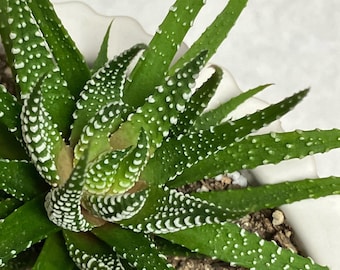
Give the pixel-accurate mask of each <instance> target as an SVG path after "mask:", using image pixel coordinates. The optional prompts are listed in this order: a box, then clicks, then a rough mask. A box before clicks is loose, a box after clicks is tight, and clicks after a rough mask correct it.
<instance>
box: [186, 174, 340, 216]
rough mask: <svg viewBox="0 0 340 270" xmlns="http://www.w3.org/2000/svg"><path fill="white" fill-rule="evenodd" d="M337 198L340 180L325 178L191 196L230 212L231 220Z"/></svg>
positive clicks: (339, 191)
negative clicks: (314, 200) (305, 202)
mask: <svg viewBox="0 0 340 270" xmlns="http://www.w3.org/2000/svg"><path fill="white" fill-rule="evenodd" d="M335 194H340V178H339V177H326V178H320V179H305V180H300V181H292V182H282V183H278V184H273V185H265V186H258V187H248V188H242V189H234V190H226V191H215V192H201V193H194V194H192V195H193V196H195V197H198V198H200V199H203V200H207V201H209V202H212V203H215V204H216V205H219V206H221V207H223V208H229V209H231V211H230V213H232V215H231V216H230V218H238V217H242V216H245V215H246V214H249V213H251V212H255V211H260V210H262V209H265V208H275V207H278V206H281V205H283V204H289V203H293V202H296V201H300V200H303V199H307V198H308V199H311V198H313V199H316V198H319V197H323V196H328V195H335Z"/></svg>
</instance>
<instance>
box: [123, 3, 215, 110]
mask: <svg viewBox="0 0 340 270" xmlns="http://www.w3.org/2000/svg"><path fill="white" fill-rule="evenodd" d="M204 4H205V1H203V0H196V1H192V2H190V4H189V3H188V1H187V0H177V1H176V2H175V3H174V4H173V6H171V8H170V11H169V13H168V14H167V16H166V17H165V19H164V21H163V22H162V24H161V25H160V26H159V28H158V30H157V32H156V34H155V35H154V36H153V38H152V40H151V41H150V43H149V46H148V48H147V50H145V52H144V54H143V56H142V57H141V58H140V59H139V62H138V63H137V65H136V67H135V68H134V70H133V72H132V74H131V76H130V82H129V85H128V87H127V89H126V90H125V92H124V101H125V102H127V103H128V104H130V105H132V106H134V107H137V106H141V105H142V104H143V100H144V99H145V98H146V97H148V96H149V95H151V94H152V93H153V91H154V88H155V87H156V86H157V85H160V84H161V83H162V82H163V78H164V74H166V73H167V72H168V69H169V66H170V64H171V62H172V61H173V59H174V56H175V54H176V52H177V51H178V49H179V47H180V44H181V43H182V41H183V39H184V36H185V35H186V33H187V32H188V30H189V29H190V27H191V26H192V23H193V21H194V19H195V18H196V16H197V14H198V12H199V11H200V9H201V8H202V7H203V6H204ZM206 49H209V48H208V47H201V49H200V50H198V51H196V53H195V54H192V56H191V57H188V58H187V59H186V61H185V62H188V61H190V59H192V58H194V57H195V56H196V55H197V54H199V52H200V51H202V50H206ZM181 68H182V66H181ZM171 75H173V74H171Z"/></svg>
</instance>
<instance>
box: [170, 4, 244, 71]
mask: <svg viewBox="0 0 340 270" xmlns="http://www.w3.org/2000/svg"><path fill="white" fill-rule="evenodd" d="M247 2H248V1H247V0H230V1H228V4H227V6H226V7H225V8H224V9H223V11H222V12H221V13H220V14H219V15H218V16H217V17H216V19H215V20H214V21H213V22H212V23H211V25H210V26H209V27H208V28H207V29H206V30H205V32H204V33H203V34H202V35H201V36H200V38H199V39H197V40H196V41H195V42H194V44H192V45H191V46H190V48H189V50H188V51H187V52H186V53H185V54H184V55H183V56H182V57H181V58H180V59H179V60H178V61H177V62H176V63H175V64H174V65H173V66H172V67H171V70H170V74H172V73H173V72H174V71H175V70H176V69H177V68H180V67H181V66H182V65H183V64H184V63H185V62H187V61H188V59H191V58H192V57H194V56H195V55H196V54H197V53H198V52H200V51H202V50H208V55H207V58H206V59H205V60H206V61H208V60H209V59H210V57H211V56H213V55H214V54H215V52H216V50H217V48H218V47H219V46H220V44H221V43H222V42H223V41H224V40H225V39H226V38H227V35H228V34H229V31H230V30H231V28H232V27H233V26H234V24H235V22H236V21H237V19H238V17H239V16H240V14H241V12H242V10H243V9H244V8H245V7H246V5H247Z"/></svg>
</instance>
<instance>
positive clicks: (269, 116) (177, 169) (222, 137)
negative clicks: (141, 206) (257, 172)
mask: <svg viewBox="0 0 340 270" xmlns="http://www.w3.org/2000/svg"><path fill="white" fill-rule="evenodd" d="M307 92H308V90H304V91H301V92H299V93H297V94H295V95H293V96H291V97H289V98H286V99H284V100H283V101H281V102H279V103H277V104H274V105H270V106H268V107H267V108H265V109H263V110H261V111H258V112H255V113H253V114H250V115H247V116H245V117H242V118H240V119H238V120H235V121H227V122H224V123H222V124H221V125H219V126H216V127H214V128H211V129H209V130H203V131H198V132H195V133H189V134H185V135H183V136H179V137H178V138H171V139H169V140H167V141H166V142H165V143H164V144H163V145H162V147H161V148H160V149H158V151H156V152H155V155H154V156H153V158H152V159H151V160H150V162H149V163H148V165H147V167H146V168H145V170H144V172H143V174H142V176H143V179H148V181H150V182H153V181H156V183H164V181H167V180H169V179H170V180H173V179H175V178H176V184H177V183H178V184H184V183H189V182H193V181H197V180H199V179H202V177H203V176H205V175H206V174H204V175H200V178H196V176H197V175H198V172H195V173H193V174H192V175H190V174H187V173H186V171H188V170H190V171H192V172H193V169H192V170H191V169H190V168H192V167H193V166H196V165H195V164H201V163H202V162H204V160H206V159H207V158H209V157H210V156H211V159H212V158H213V156H214V155H215V154H216V153H218V152H219V151H222V150H224V149H227V148H228V147H229V145H230V144H231V143H234V142H238V141H242V140H243V138H244V137H245V136H247V135H249V134H250V133H251V132H254V131H256V130H258V129H260V128H261V127H263V126H265V125H267V124H269V123H271V122H273V121H274V120H276V119H277V118H278V117H280V116H282V115H284V114H286V113H287V112H288V111H290V110H291V109H292V108H293V107H294V106H295V105H296V104H297V103H299V102H300V101H301V99H302V98H303V97H305V95H306V94H307ZM210 162H211V160H210ZM213 163H214V162H212V163H211V164H213ZM197 166H199V165H197ZM212 168H213V167H212ZM205 169H207V171H205V173H208V172H209V170H208V168H207V167H206V168H205ZM200 172H202V171H200ZM183 173H186V174H185V178H184V177H182V175H183ZM216 175H217V174H216ZM214 176H215V175H214ZM180 179H181V180H180ZM170 185H173V184H170Z"/></svg>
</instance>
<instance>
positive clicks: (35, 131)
mask: <svg viewBox="0 0 340 270" xmlns="http://www.w3.org/2000/svg"><path fill="white" fill-rule="evenodd" d="M40 86H41V85H38V87H36V88H35V89H33V90H32V92H31V93H30V94H29V95H28V97H27V98H26V99H25V100H24V104H23V107H22V112H21V126H22V134H23V140H24V142H25V144H26V148H27V150H28V153H29V155H30V158H31V160H32V162H33V164H34V165H35V166H36V168H37V170H38V172H39V173H40V174H41V175H42V177H43V178H44V179H45V180H46V181H47V182H48V183H50V184H51V185H54V186H55V185H57V184H58V183H59V182H60V181H61V179H60V175H59V174H58V172H57V163H58V155H59V153H60V152H61V151H62V149H63V148H64V147H65V145H64V142H63V139H62V137H61V135H60V133H59V130H58V127H57V125H56V124H55V123H54V122H53V120H52V117H51V116H50V114H49V113H48V112H47V110H46V108H45V107H44V105H43V104H44V102H43V97H42V92H41V89H40Z"/></svg>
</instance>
